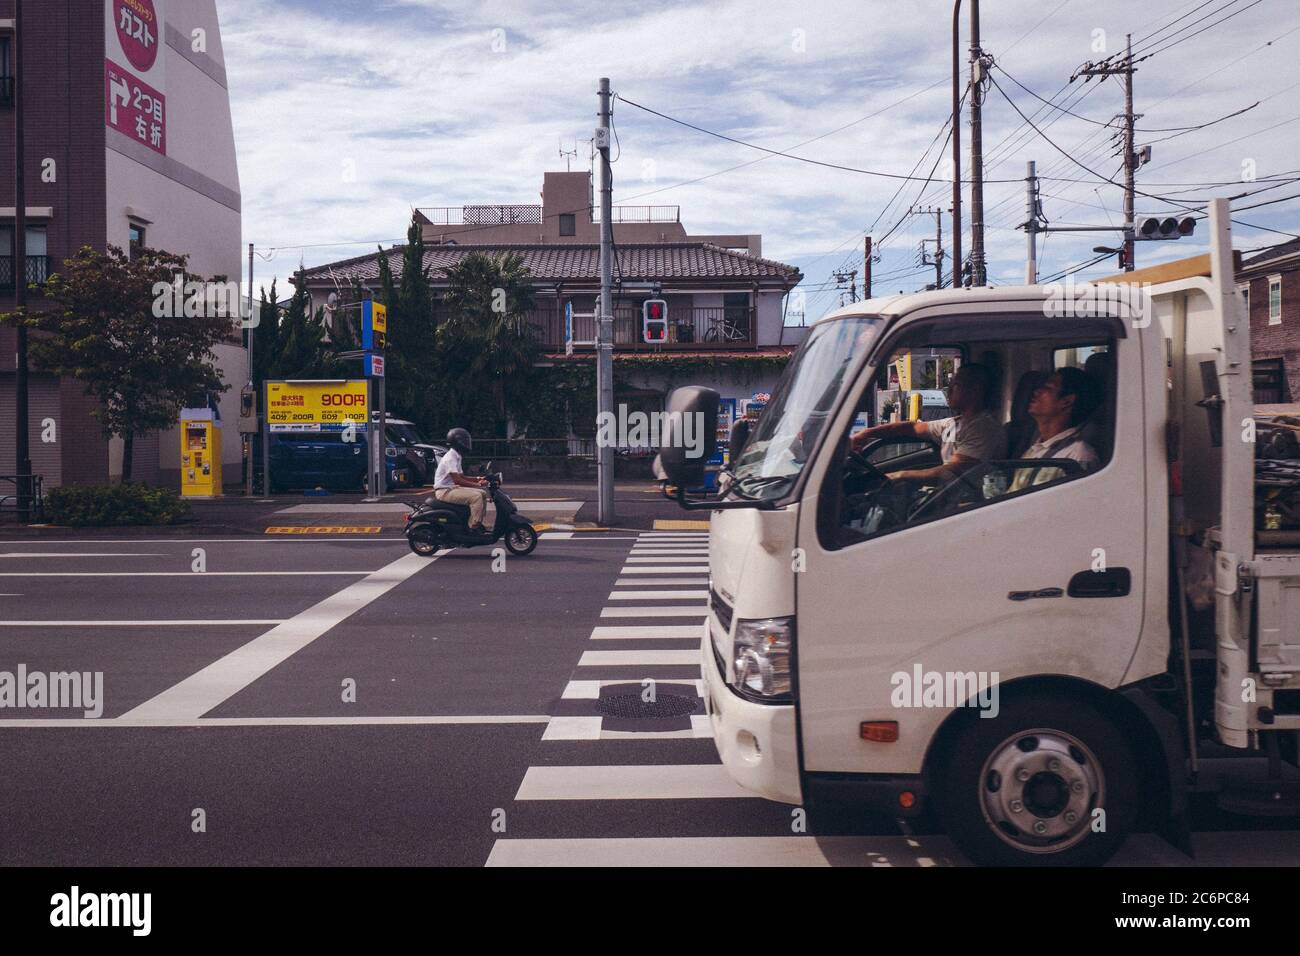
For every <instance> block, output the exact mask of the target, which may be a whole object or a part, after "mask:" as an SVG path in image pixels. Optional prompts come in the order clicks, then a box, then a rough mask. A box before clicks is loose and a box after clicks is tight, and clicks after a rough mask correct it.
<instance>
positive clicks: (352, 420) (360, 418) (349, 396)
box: [266, 379, 370, 432]
mask: <svg viewBox="0 0 1300 956" xmlns="http://www.w3.org/2000/svg"><path fill="white" fill-rule="evenodd" d="M369 418H370V413H369V408H368V396H367V392H366V382H365V380H364V379H361V380H355V381H351V380H350V381H346V382H267V383H266V421H267V424H268V425H270V427H271V431H273V432H293V431H342V430H343V429H344V428H347V427H348V426H349V425H352V426H354V427H355V428H356V429H357V430H358V431H364V430H365V427H366V423H367V421H368V420H369Z"/></svg>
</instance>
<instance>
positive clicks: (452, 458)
mask: <svg viewBox="0 0 1300 956" xmlns="http://www.w3.org/2000/svg"><path fill="white" fill-rule="evenodd" d="M460 470H461V466H460V452H458V451H457V450H456V449H454V448H448V449H447V453H446V454H445V455H443V456H442V459H441V460H440V461H439V462H438V470H437V471H436V472H434V473H433V487H434V488H435V489H436V488H455V487H456V482H454V481H452V480H451V476H452V475H455V474H459V473H460Z"/></svg>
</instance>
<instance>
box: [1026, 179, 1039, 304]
mask: <svg viewBox="0 0 1300 956" xmlns="http://www.w3.org/2000/svg"><path fill="white" fill-rule="evenodd" d="M1036 166H1037V164H1036V163H1035V162H1034V161H1033V160H1032V159H1031V160H1030V161H1029V162H1028V163H1027V164H1026V168H1025V236H1026V238H1027V239H1028V240H1029V245H1028V255H1027V256H1026V258H1025V285H1035V284H1037V282H1038V198H1037V196H1038V175H1037V173H1036V172H1035V169H1036Z"/></svg>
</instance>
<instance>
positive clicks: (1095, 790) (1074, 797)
mask: <svg viewBox="0 0 1300 956" xmlns="http://www.w3.org/2000/svg"><path fill="white" fill-rule="evenodd" d="M980 781H981V784H980V804H981V808H982V809H983V811H984V817H985V820H987V821H988V823H989V825H990V827H991V828H992V829H993V831H994V832H995V833H997V834H998V836H1000V837H1001V838H1002V839H1003V840H1005V841H1007V842H1008V843H1011V844H1012V845H1013V846H1015V847H1017V848H1018V849H1021V850H1026V851H1028V852H1033V853H1055V852H1060V851H1061V850H1064V849H1066V848H1067V847H1070V846H1073V845H1074V844H1076V843H1078V842H1079V841H1080V840H1082V839H1083V838H1084V837H1085V836H1086V835H1087V834H1088V829H1089V826H1090V825H1091V823H1092V810H1093V809H1094V808H1096V807H1099V806H1103V799H1104V797H1105V781H1104V778H1103V775H1102V772H1101V766H1100V764H1099V763H1098V762H1097V759H1096V757H1094V756H1093V754H1092V752H1091V751H1090V750H1089V749H1088V748H1087V747H1086V746H1085V745H1084V744H1083V742H1082V741H1080V740H1077V739H1076V738H1074V737H1072V736H1071V735H1070V734H1067V733H1065V732H1063V731H1059V730H1047V729H1043V730H1032V731H1024V732H1021V733H1017V734H1014V735H1013V736H1011V737H1008V738H1007V739H1006V740H1004V741H1003V742H1002V743H1001V744H1000V745H998V746H997V747H995V748H994V749H993V752H992V755H991V756H990V757H989V759H988V760H987V761H986V762H985V764H984V770H983V772H982V773H981V775H980Z"/></svg>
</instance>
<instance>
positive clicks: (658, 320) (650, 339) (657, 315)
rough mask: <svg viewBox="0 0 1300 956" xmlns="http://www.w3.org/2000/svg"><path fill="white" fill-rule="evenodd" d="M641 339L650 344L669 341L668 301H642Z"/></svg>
mask: <svg viewBox="0 0 1300 956" xmlns="http://www.w3.org/2000/svg"><path fill="white" fill-rule="evenodd" d="M641 339H642V340H643V341H644V342H645V343H646V344H648V345H658V344H662V343H664V342H667V341H668V303H667V302H666V301H664V300H663V299H646V300H645V301H644V302H642V303H641Z"/></svg>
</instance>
